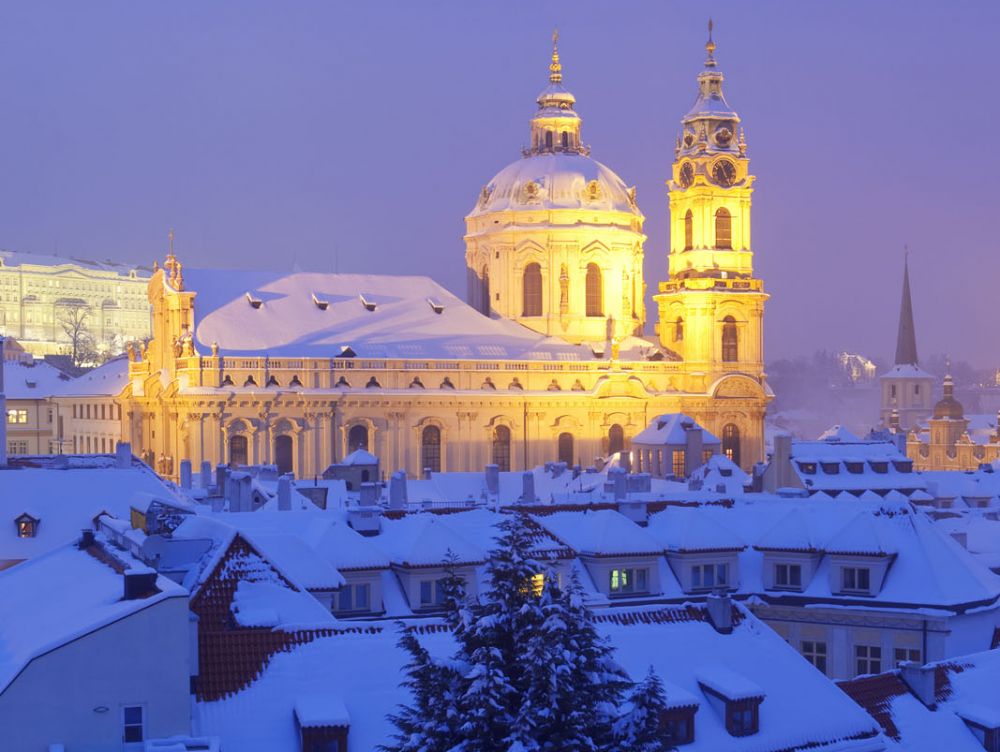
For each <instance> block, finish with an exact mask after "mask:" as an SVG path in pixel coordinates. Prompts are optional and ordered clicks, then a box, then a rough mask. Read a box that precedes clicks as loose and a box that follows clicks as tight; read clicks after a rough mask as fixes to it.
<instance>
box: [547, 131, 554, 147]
mask: <svg viewBox="0 0 1000 752" xmlns="http://www.w3.org/2000/svg"><path fill="white" fill-rule="evenodd" d="M545 148H546V149H551V148H552V131H545Z"/></svg>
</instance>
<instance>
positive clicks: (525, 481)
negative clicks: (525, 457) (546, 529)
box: [518, 470, 538, 504]
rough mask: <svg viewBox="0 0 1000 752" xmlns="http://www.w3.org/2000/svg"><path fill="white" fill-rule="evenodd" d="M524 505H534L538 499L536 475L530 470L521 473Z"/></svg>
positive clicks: (522, 501)
mask: <svg viewBox="0 0 1000 752" xmlns="http://www.w3.org/2000/svg"><path fill="white" fill-rule="evenodd" d="M518 501H520V502H521V503H522V504H534V503H535V502H536V501H538V499H537V498H536V497H535V474H534V473H533V472H531V471H530V470H525V471H524V472H523V473H521V498H520V499H518Z"/></svg>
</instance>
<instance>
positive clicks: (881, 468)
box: [869, 462, 889, 475]
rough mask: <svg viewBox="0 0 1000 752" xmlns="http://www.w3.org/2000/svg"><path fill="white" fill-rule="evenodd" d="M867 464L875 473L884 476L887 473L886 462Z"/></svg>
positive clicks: (887, 465) (887, 466) (887, 464)
mask: <svg viewBox="0 0 1000 752" xmlns="http://www.w3.org/2000/svg"><path fill="white" fill-rule="evenodd" d="M869 464H870V465H871V466H872V470H874V471H875V472H876V473H880V474H882V475H885V474H886V473H887V472H889V463H888V462H871V463H869Z"/></svg>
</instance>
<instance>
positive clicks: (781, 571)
mask: <svg viewBox="0 0 1000 752" xmlns="http://www.w3.org/2000/svg"><path fill="white" fill-rule="evenodd" d="M774 586H775V587H779V588H789V589H795V590H800V589H801V588H802V566H801V565H799V564H775V565H774Z"/></svg>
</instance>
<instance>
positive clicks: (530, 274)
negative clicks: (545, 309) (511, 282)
mask: <svg viewBox="0 0 1000 752" xmlns="http://www.w3.org/2000/svg"><path fill="white" fill-rule="evenodd" d="M522 282H523V284H522V287H523V292H524V308H523V311H524V313H523V315H525V316H541V315H542V267H541V266H539V265H538V264H528V265H527V266H526V267H524V279H523V280H522Z"/></svg>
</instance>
